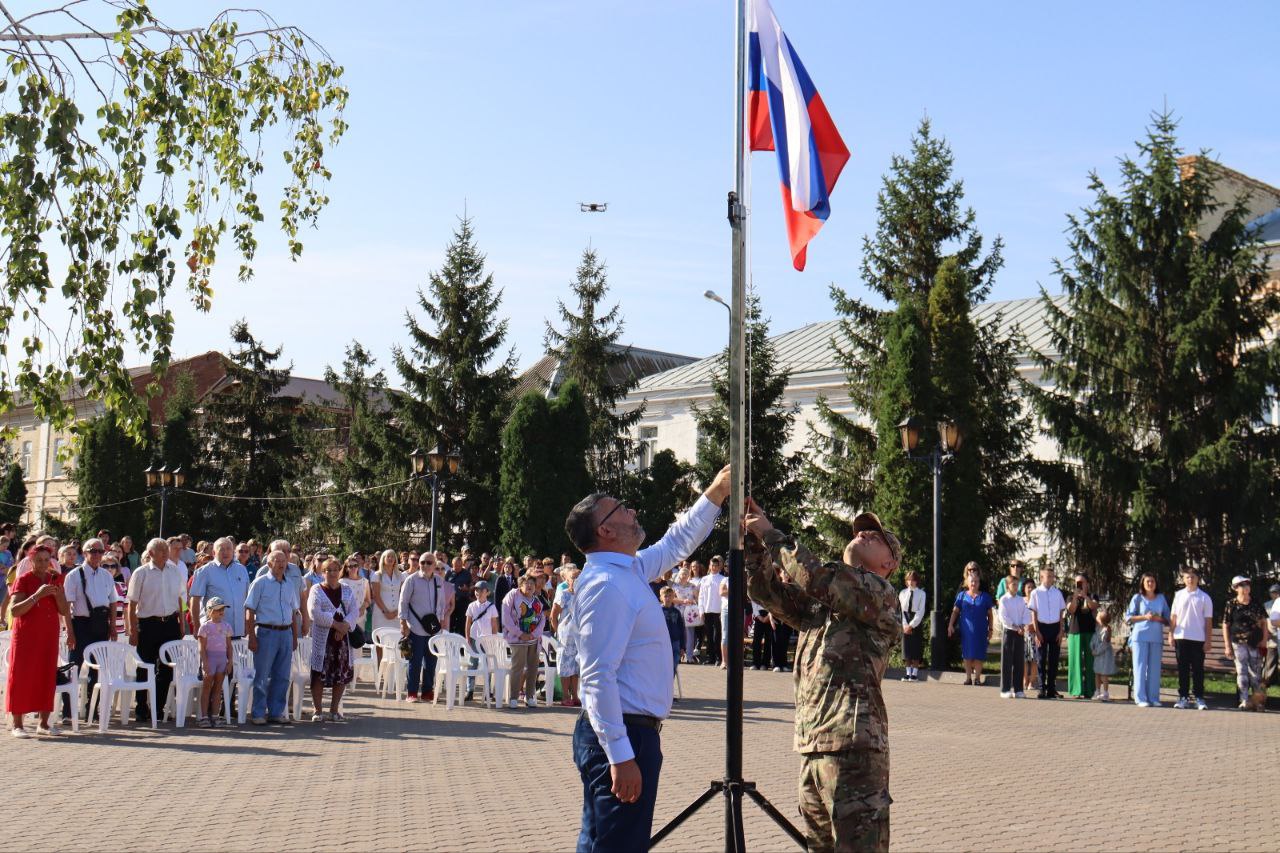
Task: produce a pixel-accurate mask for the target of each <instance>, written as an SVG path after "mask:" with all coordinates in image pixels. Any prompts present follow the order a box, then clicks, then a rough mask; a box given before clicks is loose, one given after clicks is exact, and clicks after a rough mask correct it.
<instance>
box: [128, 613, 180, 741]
mask: <svg viewBox="0 0 1280 853" xmlns="http://www.w3.org/2000/svg"><path fill="white" fill-rule="evenodd" d="M181 639H182V625H181V624H180V623H179V622H178V614H176V613H173V614H171V615H169V616H165V617H164V618H162V619H139V620H138V657H140V658H142V661H143V663H150V664H155V667H156V713H158V714H164V703H165V700H166V699H167V698H168V696H169V685H170V684H172V683H173V669H171V668H170V667H167V666H165V665H164V664H162V663H160V647H161V646H163V645H164V644H165V643H167V642H169V641H170V640H181ZM135 696H136V698H137V703H136V708H137V712H136V713H137V717H138V719H139V720H143V719H150V717H151V709H150V708H149V707H148V706H147V696H146V694H145V693H143V692H142V691H141V690H139V691H138V692H137V693H136V694H135Z"/></svg>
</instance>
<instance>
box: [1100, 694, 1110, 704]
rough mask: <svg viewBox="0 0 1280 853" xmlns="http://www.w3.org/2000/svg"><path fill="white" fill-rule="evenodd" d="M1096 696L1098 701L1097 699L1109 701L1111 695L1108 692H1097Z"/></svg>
mask: <svg viewBox="0 0 1280 853" xmlns="http://www.w3.org/2000/svg"><path fill="white" fill-rule="evenodd" d="M1097 698H1098V701H1099V702H1110V701H1111V696H1110V694H1108V693H1099V694H1098V697H1097Z"/></svg>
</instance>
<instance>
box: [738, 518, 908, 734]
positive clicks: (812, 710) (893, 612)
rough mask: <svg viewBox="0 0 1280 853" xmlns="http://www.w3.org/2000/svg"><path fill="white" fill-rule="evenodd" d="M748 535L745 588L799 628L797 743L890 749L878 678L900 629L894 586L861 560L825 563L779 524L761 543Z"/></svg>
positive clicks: (783, 619) (900, 632)
mask: <svg viewBox="0 0 1280 853" xmlns="http://www.w3.org/2000/svg"><path fill="white" fill-rule="evenodd" d="M747 542H748V544H747V553H746V570H747V592H748V594H749V595H750V596H751V598H752V599H753V600H755V601H756V602H757V603H759V604H760V605H762V606H764V607H765V608H767V609H768V610H769V612H770V613H772V614H773V615H774V616H775V617H778V618H780V619H782V621H784V622H786V623H787V624H789V625H791V626H792V627H794V628H796V629H797V630H798V631H799V632H800V633H799V638H798V640H797V643H796V665H795V673H796V675H795V678H796V735H795V749H796V751H797V752H801V753H809V752H838V751H841V750H846V749H865V750H888V749H889V723H888V715H887V713H886V711H885V706H884V696H883V694H882V693H881V692H880V679H881V678H882V677H883V676H884V670H885V666H886V665H887V664H888V662H889V652H890V650H891V649H892V648H893V646H894V645H895V644H896V643H897V642H898V640H899V638H900V637H901V634H902V619H901V615H900V612H899V607H898V595H897V593H896V592H895V591H894V589H893V587H892V586H890V584H889V582H888V581H887V580H885V579H884V578H882V577H880V576H879V575H876V574H873V573H871V572H868V571H865V570H863V569H861V568H853V567H851V566H847V565H845V564H843V563H826V564H823V563H821V562H819V561H818V559H817V558H816V557H814V556H813V555H811V554H810V553H809V552H808V551H807V550H805V547H804V546H803V545H797V544H794V543H793V542H792V541H791V540H790V537H787V536H785V535H784V534H782V533H780V532H777V531H773V532H771V533H770V534H769V535H768V537H767V538H766V542H765V545H764V546H762V545H761V544H760V541H759V540H758V539H755V538H754V537H748V540H747ZM766 546H767V547H766ZM779 558H780V559H779ZM779 562H780V563H781V566H782V568H783V569H784V570H785V571H786V573H787V575H788V576H789V577H790V578H791V582H790V583H788V582H785V581H784V580H783V579H782V577H781V576H780V575H779V573H778V564H779Z"/></svg>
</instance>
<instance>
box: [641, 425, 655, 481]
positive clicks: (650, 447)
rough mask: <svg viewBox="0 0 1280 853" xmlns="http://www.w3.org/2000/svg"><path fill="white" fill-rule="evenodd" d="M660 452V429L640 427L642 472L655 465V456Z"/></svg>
mask: <svg viewBox="0 0 1280 853" xmlns="http://www.w3.org/2000/svg"><path fill="white" fill-rule="evenodd" d="M657 452H658V428H657V427H653V426H650V427H640V447H639V454H640V470H641V471H644V470H646V469H647V468H648V467H649V466H650V465H652V464H653V455H654V454H655V453H657Z"/></svg>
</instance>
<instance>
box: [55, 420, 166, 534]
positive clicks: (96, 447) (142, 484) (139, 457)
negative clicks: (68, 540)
mask: <svg viewBox="0 0 1280 853" xmlns="http://www.w3.org/2000/svg"><path fill="white" fill-rule="evenodd" d="M148 464H150V451H149V449H148V448H147V446H146V445H144V444H140V443H139V442H138V441H137V440H135V439H134V438H133V437H132V436H130V435H129V434H128V433H127V432H125V430H124V429H123V428H122V427H121V426H120V423H119V421H118V420H117V417H116V414H115V413H114V412H112V411H110V410H108V411H107V412H104V413H103V414H101V415H99V416H97V417H96V418H94V419H93V420H91V421H89V423H88V424H86V425H85V427H84V431H83V433H82V434H81V436H80V448H79V452H78V454H77V456H76V461H75V464H74V465H73V466H72V468H71V480H72V482H74V483H75V484H76V487H77V497H76V507H77V508H76V520H77V522H78V524H79V528H80V534H81V536H82V537H84V538H88V537H90V536H93V535H94V534H95V533H97V532H98V531H99V530H103V529H106V530H110V531H111V532H112V534H113V535H115V536H117V537H119V536H123V535H126V534H131V535H136V536H139V537H141V536H142V535H143V531H145V530H146V529H147V528H146V526H145V525H146V516H147V513H146V510H147V502H146V501H138V500H134V499H135V498H138V497H140V496H142V495H145V494H146V477H145V475H144V474H143V470H144V469H145V468H146V467H147V465H148ZM81 507H83V509H81Z"/></svg>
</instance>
